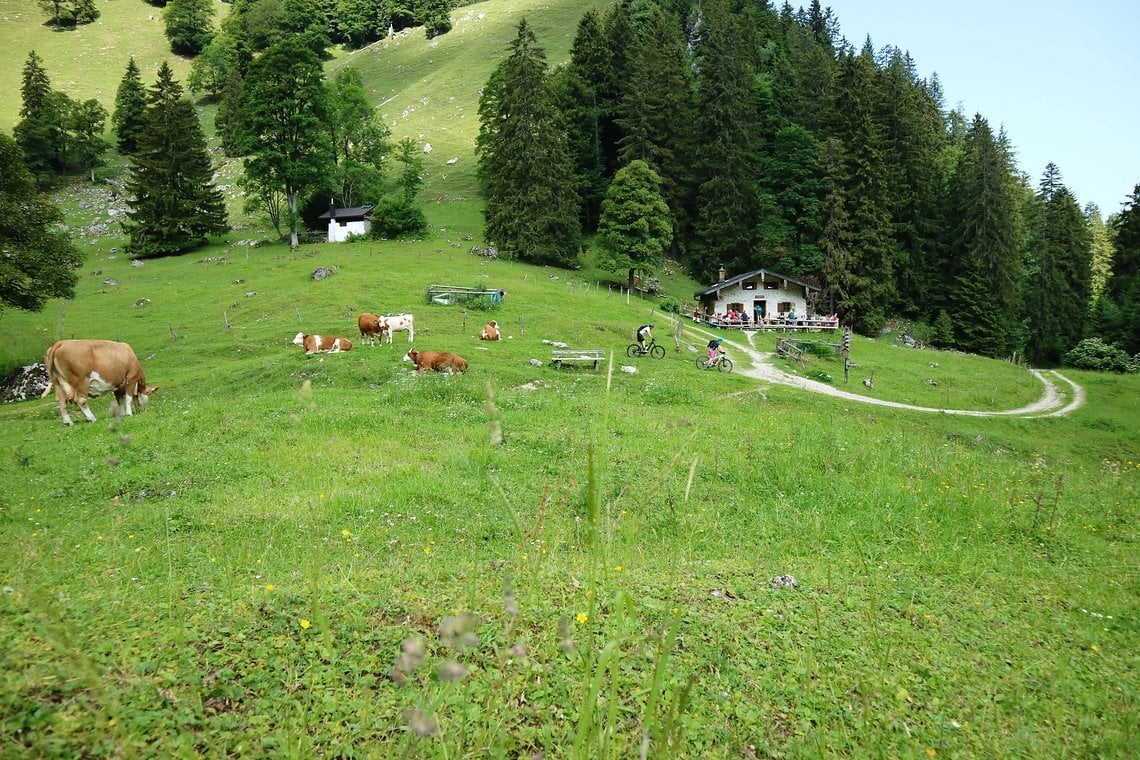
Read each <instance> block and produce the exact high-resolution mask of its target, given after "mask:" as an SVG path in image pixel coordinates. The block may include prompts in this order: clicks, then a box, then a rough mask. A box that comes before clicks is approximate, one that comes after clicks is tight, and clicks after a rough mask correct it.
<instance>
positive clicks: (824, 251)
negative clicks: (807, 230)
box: [819, 138, 858, 323]
mask: <svg viewBox="0 0 1140 760" xmlns="http://www.w3.org/2000/svg"><path fill="white" fill-rule="evenodd" d="M840 152H841V150H840V147H839V141H838V140H836V139H835V138H832V139H831V140H828V142H827V144H826V146H825V147H824V152H823V169H824V172H825V174H826V176H827V180H826V184H827V193H826V195H825V196H824V199H823V205H822V209H821V210H822V217H823V218H822V222H821V227H822V228H821V230H820V236H819V250H820V256H821V258H822V261H821V269H820V274H821V276H822V278H823V284H824V293H825V296H826V298H827V303H828V306H829V309H828V310H829V311H831V312H836V313H838V314H839V318H840V319H841V320H842V321H843V322H844V323H846V321H847V315H848V314H849V313H850V312H851V311H852V310H853V309H854V302H855V293H856V289H857V288H858V282H857V279H856V275H855V266H856V257H855V250H854V246H855V236H854V234H853V233H852V230H851V218H850V215H849V214H848V213H847V199H846V198H845V197H844V190H843V186H844V182H843V161H842V158H841V157H840Z"/></svg>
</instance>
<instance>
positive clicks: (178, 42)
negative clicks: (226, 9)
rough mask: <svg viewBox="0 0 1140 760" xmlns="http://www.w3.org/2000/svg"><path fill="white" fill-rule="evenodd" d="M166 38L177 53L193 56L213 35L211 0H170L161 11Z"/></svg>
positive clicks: (208, 42) (207, 43) (172, 50)
mask: <svg viewBox="0 0 1140 760" xmlns="http://www.w3.org/2000/svg"><path fill="white" fill-rule="evenodd" d="M162 20H163V23H164V24H165V26H166V39H168V40H170V50H171V52H173V53H175V54H177V55H185V56H195V55H198V54H199V53H200V52H202V50H203V49H204V48H205V47H206V46H207V45H209V44H210V40H211V39H213V36H214V26H213V22H214V2H213V0H171V3H170V4H169V5H167V6H166V10H164V11H163V12H162Z"/></svg>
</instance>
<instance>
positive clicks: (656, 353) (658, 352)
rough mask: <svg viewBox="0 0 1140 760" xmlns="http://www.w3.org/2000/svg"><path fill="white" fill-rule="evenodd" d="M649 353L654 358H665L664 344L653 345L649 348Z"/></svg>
mask: <svg viewBox="0 0 1140 760" xmlns="http://www.w3.org/2000/svg"><path fill="white" fill-rule="evenodd" d="M649 355H650V356H652V357H653V358H654V359H664V358H665V346H658V345H654V346H653V348H651V349H649Z"/></svg>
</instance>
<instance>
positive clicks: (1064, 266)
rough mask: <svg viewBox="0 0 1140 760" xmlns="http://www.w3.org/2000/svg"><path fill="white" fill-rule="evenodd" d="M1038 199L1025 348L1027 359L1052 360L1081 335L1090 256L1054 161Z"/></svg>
mask: <svg viewBox="0 0 1140 760" xmlns="http://www.w3.org/2000/svg"><path fill="white" fill-rule="evenodd" d="M1037 201H1038V203H1039V204H1040V208H1039V213H1038V215H1037V217H1036V219H1035V224H1034V225H1033V228H1032V229H1031V230H1030V235H1031V237H1032V241H1033V245H1032V246H1031V249H1030V250H1031V256H1032V259H1031V267H1032V268H1031V274H1030V276H1029V278H1028V279H1027V282H1026V298H1025V314H1026V321H1027V324H1028V338H1027V341H1026V346H1025V352H1026V356H1028V357H1029V359H1030V361H1034V362H1037V363H1041V364H1050V365H1054V364H1058V363H1060V361H1061V357H1062V356H1064V354H1065V352H1067V351H1068V350H1069V349H1071V348H1072V347H1073V346H1075V345H1077V343H1079V342H1080V340H1081V337H1082V333H1083V329H1084V321H1085V317H1086V315H1087V314H1088V307H1089V301H1090V297H1091V291H1092V259H1091V251H1090V240H1089V234H1088V229H1087V227H1086V226H1085V220H1084V217H1083V216H1082V215H1081V210H1080V207H1079V206H1078V205H1077V202H1076V200H1075V199H1074V198H1073V196H1072V194H1071V193H1070V192H1069V190H1068V188H1066V187H1065V185H1064V183H1063V182H1062V178H1061V172H1060V170H1059V169H1058V168H1057V166H1056V164H1052V163H1051V164H1049V165H1048V166H1046V167H1045V173H1044V175H1042V178H1041V185H1040V189H1039V190H1038V192H1037Z"/></svg>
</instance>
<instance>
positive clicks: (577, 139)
mask: <svg viewBox="0 0 1140 760" xmlns="http://www.w3.org/2000/svg"><path fill="white" fill-rule="evenodd" d="M603 26H604V24H603V20H602V17H601V14H600V13H599V12H598V10H597V8H596V7H591V8H590V9H589V10H587V11H586V13H585V14H583V16H582V18H581V19H580V20H579V21H578V30H577V33H576V34H575V36H574V42H573V45H572V46H571V52H570V63H569V65H567V66H563V67H560V68H559V69H558V70H557V71H556V72H555V73H554V74H553V75H552V76H551V79H550V86H551V89H552V91H553V92H554V96H555V100H556V102H557V103H558V108H559V110H561V111H562V115H563V119H564V120H565V123H566V134H567V141H568V143H567V145H568V148H569V150H570V156H571V160H572V161H573V163H574V175H575V178H576V183H575V184H576V187H577V189H578V197H579V198H580V201H581V205H580V208H581V219H582V225H583V227H584V228H585V229H586V230H588V231H593V230H594V229H595V227H596V226H597V223H598V216H599V214H600V213H601V205H602V197H603V195H605V192H606V184H607V181H608V180H607V177H606V172H605V166H604V162H603V160H602V138H601V121H600V119H601V115H602V101H601V98H600V97H599V95H598V93H599V91H600V90H601V89H602V87H603V86H604V82H605V81H606V76H607V74H606V71H607V70H608V67H609V49H608V47H607V45H606V37H605V31H604V28H603Z"/></svg>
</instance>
